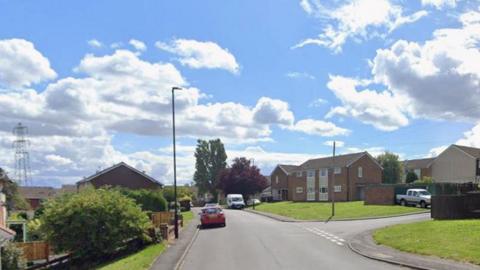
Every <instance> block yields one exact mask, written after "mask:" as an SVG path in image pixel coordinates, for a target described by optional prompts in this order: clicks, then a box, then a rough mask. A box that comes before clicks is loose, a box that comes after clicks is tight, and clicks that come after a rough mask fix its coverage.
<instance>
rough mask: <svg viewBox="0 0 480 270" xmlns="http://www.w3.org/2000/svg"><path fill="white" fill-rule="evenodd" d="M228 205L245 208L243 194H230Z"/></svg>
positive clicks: (232, 207)
mask: <svg viewBox="0 0 480 270" xmlns="http://www.w3.org/2000/svg"><path fill="white" fill-rule="evenodd" d="M227 206H228V208H230V209H243V208H245V202H244V201H243V196H242V194H228V195H227Z"/></svg>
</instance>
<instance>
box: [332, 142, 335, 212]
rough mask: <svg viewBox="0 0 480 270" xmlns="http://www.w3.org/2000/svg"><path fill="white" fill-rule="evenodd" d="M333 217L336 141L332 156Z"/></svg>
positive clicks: (333, 209) (333, 205)
mask: <svg viewBox="0 0 480 270" xmlns="http://www.w3.org/2000/svg"><path fill="white" fill-rule="evenodd" d="M332 167H333V170H332V217H333V216H335V141H333V158H332Z"/></svg>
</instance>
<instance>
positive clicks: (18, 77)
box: [0, 39, 57, 87]
mask: <svg viewBox="0 0 480 270" xmlns="http://www.w3.org/2000/svg"><path fill="white" fill-rule="evenodd" d="M0 59H1V61H0V85H2V84H3V85H6V86H7V87H22V86H30V85H32V84H34V83H39V82H43V81H46V80H51V79H54V78H55V77H56V76H57V74H56V73H55V71H54V70H53V69H52V68H51V67H50V62H49V61H48V59H47V58H45V57H44V56H43V55H42V54H41V53H40V52H39V51H37V50H36V49H35V47H34V46H33V43H31V42H29V41H26V40H23V39H4V40H0Z"/></svg>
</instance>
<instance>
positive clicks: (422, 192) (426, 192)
mask: <svg viewBox="0 0 480 270" xmlns="http://www.w3.org/2000/svg"><path fill="white" fill-rule="evenodd" d="M418 193H420V195H425V196H426V195H430V193H429V192H428V191H419V192H418Z"/></svg>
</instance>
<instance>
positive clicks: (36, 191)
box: [18, 185, 77, 210]
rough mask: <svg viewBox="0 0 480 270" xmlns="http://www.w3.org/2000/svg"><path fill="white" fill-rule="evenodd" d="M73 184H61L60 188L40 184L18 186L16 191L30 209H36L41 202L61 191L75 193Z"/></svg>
mask: <svg viewBox="0 0 480 270" xmlns="http://www.w3.org/2000/svg"><path fill="white" fill-rule="evenodd" d="M75 192H77V187H76V186H75V185H62V187H61V188H54V187H42V186H19V187H18V193H19V194H20V196H22V197H23V198H24V199H25V200H26V201H27V202H28V204H30V208H31V209H32V210H37V209H38V208H39V207H40V205H41V204H42V202H44V201H46V200H48V199H50V198H53V197H55V196H57V195H60V194H63V193H75Z"/></svg>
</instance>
